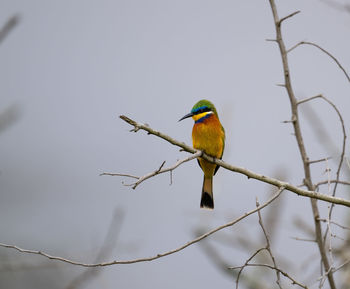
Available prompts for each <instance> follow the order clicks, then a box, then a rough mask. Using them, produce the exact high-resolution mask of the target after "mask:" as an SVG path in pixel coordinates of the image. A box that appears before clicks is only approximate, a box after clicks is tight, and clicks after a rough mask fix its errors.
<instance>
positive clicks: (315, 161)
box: [309, 157, 332, 165]
mask: <svg viewBox="0 0 350 289" xmlns="http://www.w3.org/2000/svg"><path fill="white" fill-rule="evenodd" d="M330 159H332V157H326V158H322V159H318V160H313V161H309V164H310V165H311V164H316V163H320V162H325V161H328V160H330Z"/></svg>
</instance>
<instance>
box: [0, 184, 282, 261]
mask: <svg viewBox="0 0 350 289" xmlns="http://www.w3.org/2000/svg"><path fill="white" fill-rule="evenodd" d="M284 189H285V188H284V187H280V188H279V189H278V191H277V192H276V193H275V194H274V195H273V196H272V197H271V198H270V199H269V200H267V201H266V202H265V203H263V204H262V205H260V206H259V207H257V208H255V209H253V210H251V211H249V212H246V213H245V214H243V215H241V216H240V217H238V218H236V219H234V220H233V221H230V222H228V223H226V224H224V225H221V226H218V227H216V228H214V229H212V230H210V231H208V232H207V233H205V234H203V235H201V236H199V237H197V238H195V239H193V240H192V241H190V242H187V243H186V244H184V245H181V246H180V247H178V248H176V249H172V250H170V251H167V252H164V253H159V254H157V255H154V256H152V257H145V258H138V259H131V260H119V261H118V260H115V261H110V262H102V263H82V262H78V261H74V260H71V259H66V258H63V257H58V256H52V255H49V254H47V253H45V252H42V251H36V250H28V249H23V248H20V247H18V246H15V245H9V244H4V243H0V247H4V248H9V249H15V250H17V251H19V252H22V253H27V254H34V255H40V256H43V257H45V258H48V259H51V260H57V261H61V262H65V263H69V264H72V265H77V266H82V267H105V266H111V265H119V264H133V263H141V262H148V261H153V260H156V259H159V258H162V257H165V256H169V255H172V254H174V253H177V252H179V251H182V250H183V249H185V248H187V247H189V246H191V245H193V244H195V243H198V242H199V241H201V240H203V239H205V238H207V237H209V236H210V235H213V234H215V233H216V232H218V231H220V230H222V229H225V228H227V227H231V226H233V225H235V224H237V223H238V222H240V221H241V220H243V219H245V218H246V217H248V216H250V215H252V214H254V213H256V212H257V211H259V210H261V209H263V208H265V207H266V206H268V205H269V204H270V203H272V202H273V201H274V200H275V199H277V198H278V197H279V196H280V195H281V193H282V192H283V191H284Z"/></svg>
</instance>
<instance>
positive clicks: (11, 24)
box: [0, 15, 20, 44]
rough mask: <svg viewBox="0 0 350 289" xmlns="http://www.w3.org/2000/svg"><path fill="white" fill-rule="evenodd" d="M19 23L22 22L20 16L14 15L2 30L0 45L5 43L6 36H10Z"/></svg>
mask: <svg viewBox="0 0 350 289" xmlns="http://www.w3.org/2000/svg"><path fill="white" fill-rule="evenodd" d="M19 21H20V17H19V15H13V16H11V17H10V18H9V19H8V20H7V21H6V23H5V24H4V25H3V26H2V28H1V29H0V44H1V43H2V42H3V41H4V39H5V38H6V36H8V35H9V33H10V32H11V31H12V30H13V28H15V27H16V25H17V24H18V23H19Z"/></svg>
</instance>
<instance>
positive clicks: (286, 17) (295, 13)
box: [278, 10, 301, 26]
mask: <svg viewBox="0 0 350 289" xmlns="http://www.w3.org/2000/svg"><path fill="white" fill-rule="evenodd" d="M300 12H301V11H300V10H298V11H295V12H293V13H291V14H289V15H287V16H284V17H283V18H281V19H280V20H279V21H278V25H279V26H281V24H282V22H283V21H284V20H287V19H288V18H291V17H293V16H295V15H297V14H299V13H300Z"/></svg>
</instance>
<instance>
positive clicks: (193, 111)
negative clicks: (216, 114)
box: [191, 105, 208, 113]
mask: <svg viewBox="0 0 350 289" xmlns="http://www.w3.org/2000/svg"><path fill="white" fill-rule="evenodd" d="M205 108H208V107H207V106H206V105H204V106H200V107H196V108H193V109H192V110H191V112H192V113H196V112H197V111H199V110H201V109H205Z"/></svg>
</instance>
